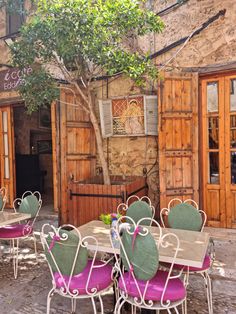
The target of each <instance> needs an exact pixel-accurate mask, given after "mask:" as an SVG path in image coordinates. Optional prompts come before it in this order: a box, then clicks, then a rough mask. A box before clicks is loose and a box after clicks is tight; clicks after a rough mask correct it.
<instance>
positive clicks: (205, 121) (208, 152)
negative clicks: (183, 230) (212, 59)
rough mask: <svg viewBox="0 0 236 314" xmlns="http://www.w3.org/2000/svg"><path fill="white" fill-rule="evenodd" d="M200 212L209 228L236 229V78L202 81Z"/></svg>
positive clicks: (229, 76) (217, 77) (223, 76)
mask: <svg viewBox="0 0 236 314" xmlns="http://www.w3.org/2000/svg"><path fill="white" fill-rule="evenodd" d="M201 89H202V93H201V98H202V119H201V121H202V127H201V130H202V145H201V146H202V165H203V167H202V177H203V207H204V208H203V209H204V210H205V211H206V213H207V216H208V225H210V226H214V227H227V228H236V75H234V76H232V75H228V76H225V75H218V76H214V77H212V78H206V79H202V81H201Z"/></svg>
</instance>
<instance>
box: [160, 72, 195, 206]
mask: <svg viewBox="0 0 236 314" xmlns="http://www.w3.org/2000/svg"><path fill="white" fill-rule="evenodd" d="M158 94H159V95H158V96H159V97H158V99H159V100H158V112H159V121H158V130H159V132H158V133H159V169H160V208H163V207H166V206H167V205H168V202H169V201H170V200H171V199H173V198H176V197H177V198H180V199H181V200H185V199H188V198H191V199H194V200H195V201H196V202H199V171H198V75H197V74H196V73H165V74H164V75H163V79H162V80H161V81H160V88H159V92H158Z"/></svg>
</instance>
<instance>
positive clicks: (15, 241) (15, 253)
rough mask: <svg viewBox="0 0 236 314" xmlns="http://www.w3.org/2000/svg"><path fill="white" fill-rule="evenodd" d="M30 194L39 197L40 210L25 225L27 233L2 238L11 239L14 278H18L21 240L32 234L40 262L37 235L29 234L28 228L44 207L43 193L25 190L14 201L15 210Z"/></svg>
mask: <svg viewBox="0 0 236 314" xmlns="http://www.w3.org/2000/svg"><path fill="white" fill-rule="evenodd" d="M28 195H35V196H36V197H37V198H38V211H37V213H36V215H35V217H34V219H33V220H29V221H28V222H27V224H26V226H25V229H24V230H25V232H26V234H25V235H23V236H21V237H17V238H0V240H9V241H10V252H11V255H12V260H13V271H14V278H15V279H16V278H17V276H18V264H19V240H20V239H21V240H25V239H27V238H29V237H30V236H33V241H34V252H35V257H36V261H37V262H38V252H37V240H36V237H35V234H34V232H33V233H32V234H27V231H28V230H29V229H28V228H30V227H33V225H34V223H35V220H36V218H37V217H38V215H39V211H40V209H41V207H42V198H41V194H40V193H39V192H38V191H35V192H31V191H26V192H24V194H23V195H22V197H21V198H16V199H15V200H14V201H13V208H14V211H15V212H16V213H17V208H18V207H19V206H20V204H21V202H22V201H23V199H24V198H25V197H26V196H28Z"/></svg>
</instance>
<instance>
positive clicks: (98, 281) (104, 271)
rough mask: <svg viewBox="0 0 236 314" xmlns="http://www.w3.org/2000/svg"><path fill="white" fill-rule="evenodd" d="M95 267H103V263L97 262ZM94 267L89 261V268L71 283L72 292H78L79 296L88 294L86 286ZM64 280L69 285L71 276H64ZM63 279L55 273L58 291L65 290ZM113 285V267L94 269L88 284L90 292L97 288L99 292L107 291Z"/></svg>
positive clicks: (74, 277) (76, 276) (73, 278)
mask: <svg viewBox="0 0 236 314" xmlns="http://www.w3.org/2000/svg"><path fill="white" fill-rule="evenodd" d="M94 265H96V266H97V265H103V263H102V262H99V261H95V263H94ZM91 266H92V261H88V263H87V266H86V267H85V269H84V270H83V271H82V273H80V274H78V275H75V276H73V277H72V278H71V282H70V288H69V289H70V291H71V292H72V291H73V290H78V292H79V294H80V295H81V294H87V292H86V284H87V280H88V275H89V271H90V269H91ZM63 279H64V281H65V283H66V285H68V281H69V276H67V275H64V276H63ZM63 279H62V277H61V276H60V274H59V273H58V272H56V273H54V280H55V283H56V287H57V288H58V289H60V288H63V287H64V286H65V285H64V283H63ZM111 283H112V266H110V265H104V266H102V267H99V268H93V270H92V274H91V277H90V281H89V284H88V290H89V292H90V291H91V289H92V288H96V289H97V291H101V290H103V289H106V288H107V287H109V286H110V284H111Z"/></svg>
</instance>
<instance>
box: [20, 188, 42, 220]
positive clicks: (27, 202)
mask: <svg viewBox="0 0 236 314" xmlns="http://www.w3.org/2000/svg"><path fill="white" fill-rule="evenodd" d="M38 210H39V201H38V199H37V197H36V196H35V195H33V194H30V195H27V196H26V197H24V198H23V199H22V202H21V204H20V207H19V212H20V213H26V214H31V217H35V216H36V214H37V212H38Z"/></svg>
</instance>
